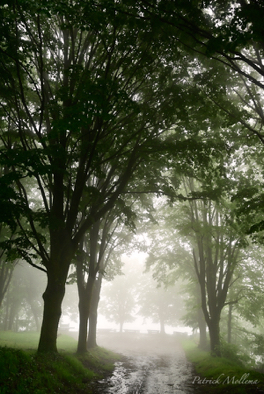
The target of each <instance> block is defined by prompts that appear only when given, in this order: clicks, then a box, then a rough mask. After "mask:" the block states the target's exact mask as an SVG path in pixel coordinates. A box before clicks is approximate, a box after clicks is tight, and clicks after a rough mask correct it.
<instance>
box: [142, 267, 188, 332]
mask: <svg viewBox="0 0 264 394" xmlns="http://www.w3.org/2000/svg"><path fill="white" fill-rule="evenodd" d="M179 287H180V285H179V283H174V285H173V286H172V285H170V286H167V287H166V286H164V285H158V283H157V281H155V280H154V279H153V278H152V275H151V274H150V273H148V274H147V273H144V274H143V277H142V279H141V283H139V294H138V297H137V298H138V301H137V302H138V306H139V311H138V314H139V315H140V316H144V318H150V319H151V320H152V321H153V322H154V323H159V324H160V333H161V334H165V332H166V330H165V326H166V324H170V325H174V324H177V323H179V322H180V319H181V317H182V314H183V309H184V307H183V298H182V297H181V296H180V289H179Z"/></svg>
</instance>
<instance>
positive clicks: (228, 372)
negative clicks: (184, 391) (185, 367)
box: [182, 340, 264, 394]
mask: <svg viewBox="0 0 264 394" xmlns="http://www.w3.org/2000/svg"><path fill="white" fill-rule="evenodd" d="M182 346H183V348H184V351H185V354H186V357H187V359H188V360H189V361H190V362H191V363H192V364H193V365H194V368H195V373H196V376H194V378H193V383H194V384H195V385H196V387H197V386H198V387H199V388H200V390H199V391H200V392H205V393H208V394H219V393H232V394H233V393H234V394H255V393H258V394H260V393H264V375H263V374H262V373H259V372H256V371H254V370H252V369H250V368H246V367H245V366H243V364H242V363H240V362H239V361H234V360H231V359H229V358H224V357H212V356H211V355H210V353H209V352H205V351H202V350H200V349H199V348H198V347H197V345H196V344H195V343H194V342H193V341H191V340H186V341H184V342H183V343H182Z"/></svg>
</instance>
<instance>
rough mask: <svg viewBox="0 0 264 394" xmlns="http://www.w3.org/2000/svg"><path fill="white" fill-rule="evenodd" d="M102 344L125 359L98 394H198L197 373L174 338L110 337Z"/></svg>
mask: <svg viewBox="0 0 264 394" xmlns="http://www.w3.org/2000/svg"><path fill="white" fill-rule="evenodd" d="M98 344H99V345H100V346H104V347H106V348H108V349H111V350H114V351H116V352H118V353H121V354H123V355H124V356H125V359H124V361H120V362H117V363H116V367H115V371H114V373H113V375H112V376H111V377H109V378H107V379H105V380H101V381H99V382H98V386H97V387H98V394H101V393H102V394H194V393H197V387H196V386H194V385H193V384H192V381H193V378H194V371H193V368H192V365H191V364H190V363H189V362H188V361H187V360H186V358H185V355H184V352H183V350H182V348H181V346H180V344H179V343H178V342H177V341H176V339H175V338H174V337H170V336H166V337H161V336H160V335H127V334H123V335H122V336H120V335H117V334H110V335H109V336H108V337H107V336H105V337H104V336H102V337H99V339H98Z"/></svg>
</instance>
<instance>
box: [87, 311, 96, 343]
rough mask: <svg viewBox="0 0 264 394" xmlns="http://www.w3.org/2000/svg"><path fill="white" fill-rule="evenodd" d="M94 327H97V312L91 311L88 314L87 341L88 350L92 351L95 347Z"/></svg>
mask: <svg viewBox="0 0 264 394" xmlns="http://www.w3.org/2000/svg"><path fill="white" fill-rule="evenodd" d="M96 327H97V311H93V312H91V313H90V316H89V332H88V340H87V347H88V349H92V348H94V347H96V346H97V343H96Z"/></svg>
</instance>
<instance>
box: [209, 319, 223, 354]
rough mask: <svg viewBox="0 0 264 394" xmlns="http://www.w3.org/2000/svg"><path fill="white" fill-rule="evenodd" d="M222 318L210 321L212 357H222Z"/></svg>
mask: <svg viewBox="0 0 264 394" xmlns="http://www.w3.org/2000/svg"><path fill="white" fill-rule="evenodd" d="M219 322H220V318H219V317H213V318H211V319H210V322H209V324H208V328H209V334H210V346H211V354H212V356H217V357H221V346H220V327H219Z"/></svg>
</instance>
